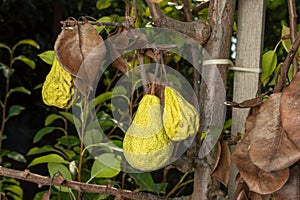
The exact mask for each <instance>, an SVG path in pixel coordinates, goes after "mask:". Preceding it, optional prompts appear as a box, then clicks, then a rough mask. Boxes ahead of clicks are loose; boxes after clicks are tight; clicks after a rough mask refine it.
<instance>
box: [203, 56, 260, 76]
mask: <svg viewBox="0 0 300 200" xmlns="http://www.w3.org/2000/svg"><path fill="white" fill-rule="evenodd" d="M202 65H203V66H205V65H230V66H231V67H229V68H228V69H229V70H233V71H240V72H251V73H258V74H259V73H261V72H262V70H261V69H260V68H247V67H236V66H234V64H233V62H232V61H231V60H229V59H211V60H204V61H203V62H202Z"/></svg>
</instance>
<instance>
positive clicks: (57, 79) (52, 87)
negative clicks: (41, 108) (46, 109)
mask: <svg viewBox="0 0 300 200" xmlns="http://www.w3.org/2000/svg"><path fill="white" fill-rule="evenodd" d="M72 92H73V81H72V76H71V75H70V74H69V73H68V72H67V71H66V70H64V69H63V68H62V67H61V66H60V64H59V62H58V61H57V59H56V57H54V61H53V64H52V68H51V70H50V72H49V74H48V75H47V77H46V80H45V82H44V85H43V88H42V97H43V101H44V103H45V104H46V105H49V106H56V107H58V108H69V107H70V106H71V105H72V101H71V98H72Z"/></svg>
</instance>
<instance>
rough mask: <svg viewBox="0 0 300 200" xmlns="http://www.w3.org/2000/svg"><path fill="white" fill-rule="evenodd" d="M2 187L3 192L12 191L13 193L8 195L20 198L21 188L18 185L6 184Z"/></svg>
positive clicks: (21, 195)
mask: <svg viewBox="0 0 300 200" xmlns="http://www.w3.org/2000/svg"><path fill="white" fill-rule="evenodd" d="M3 189H4V191H5V193H8V191H9V192H12V193H13V194H14V195H10V196H14V197H15V198H17V199H22V197H23V190H22V188H21V187H20V186H18V185H10V186H6V187H4V188H3Z"/></svg>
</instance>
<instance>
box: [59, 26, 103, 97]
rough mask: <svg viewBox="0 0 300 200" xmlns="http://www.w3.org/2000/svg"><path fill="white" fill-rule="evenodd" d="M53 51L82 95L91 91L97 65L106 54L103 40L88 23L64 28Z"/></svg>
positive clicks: (97, 68)
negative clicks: (88, 90)
mask: <svg viewBox="0 0 300 200" xmlns="http://www.w3.org/2000/svg"><path fill="white" fill-rule="evenodd" d="M54 50H55V53H56V57H57V59H58V61H59V63H60V64H61V65H62V66H63V67H64V69H65V70H67V71H68V72H69V73H70V74H71V75H72V76H73V77H74V84H75V86H76V87H77V88H78V89H79V91H80V92H81V93H82V94H86V91H87V89H88V88H89V89H92V84H93V82H94V80H95V79H96V76H97V74H98V70H99V65H100V63H101V61H102V60H103V58H104V57H105V54H106V48H105V45H104V43H103V39H102V38H101V36H100V35H99V34H98V32H97V30H96V29H95V28H94V27H93V26H92V25H91V24H89V23H84V24H81V25H80V24H76V25H75V26H69V27H64V28H63V29H62V31H61V33H60V34H59V35H58V37H57V39H56V41H55V45H54Z"/></svg>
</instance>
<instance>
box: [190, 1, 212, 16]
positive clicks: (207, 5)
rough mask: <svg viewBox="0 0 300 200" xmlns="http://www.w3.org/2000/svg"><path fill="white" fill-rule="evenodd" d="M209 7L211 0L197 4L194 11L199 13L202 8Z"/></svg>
mask: <svg viewBox="0 0 300 200" xmlns="http://www.w3.org/2000/svg"><path fill="white" fill-rule="evenodd" d="M208 7H209V1H205V2H203V3H200V4H199V5H198V6H196V7H195V8H194V9H193V10H192V13H193V14H196V13H198V12H199V11H200V10H203V9H204V8H208Z"/></svg>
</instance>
